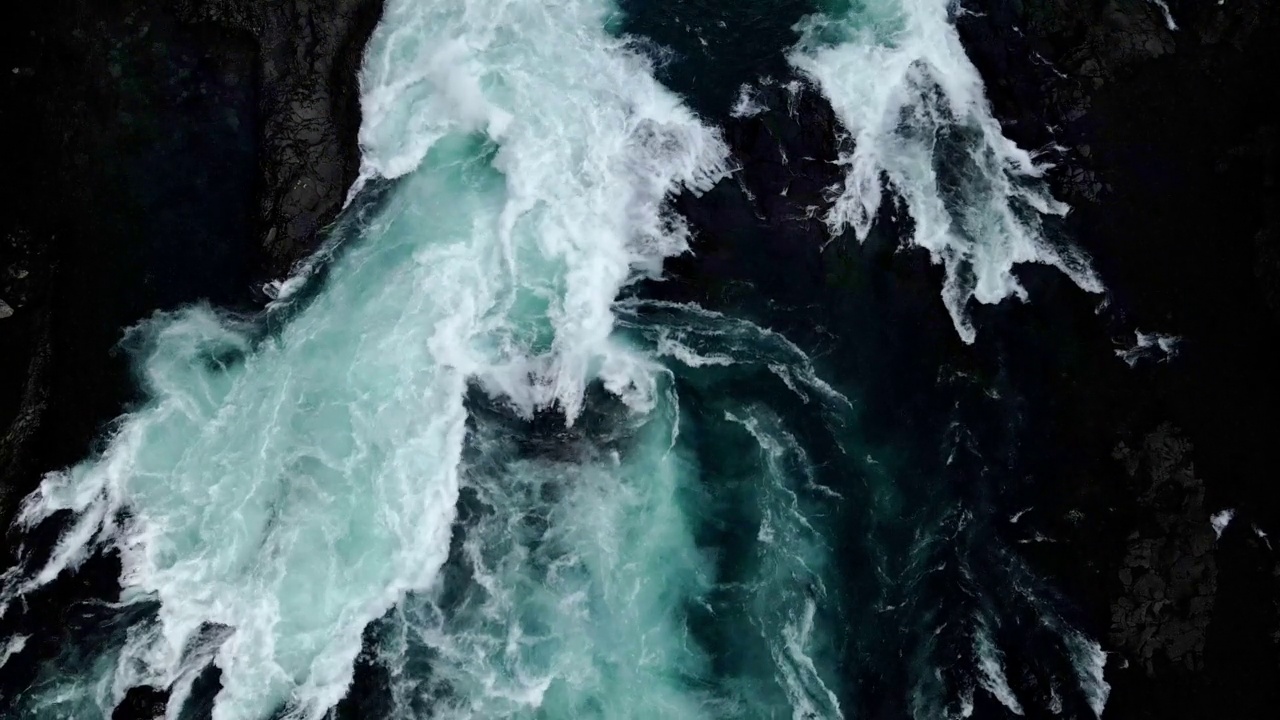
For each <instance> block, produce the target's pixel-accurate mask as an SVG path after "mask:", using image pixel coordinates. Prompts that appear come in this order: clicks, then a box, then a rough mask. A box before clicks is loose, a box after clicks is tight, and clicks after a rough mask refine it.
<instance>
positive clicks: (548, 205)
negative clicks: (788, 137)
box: [0, 0, 1108, 720]
mask: <svg viewBox="0 0 1280 720" xmlns="http://www.w3.org/2000/svg"><path fill="white" fill-rule="evenodd" d="M636 4H638V3H636ZM746 5H747V7H736V6H735V7H727V6H724V7H722V6H718V5H714V4H712V3H709V2H704V3H694V4H692V5H690V6H684V5H679V6H677V5H675V4H672V6H671V7H648V6H646V7H632V6H630V5H629V6H627V7H626V8H621V9H620V8H617V7H614V6H612V5H610V4H608V3H607V2H606V1H605V0H555V2H544V1H541V0H468V2H466V3H457V2H444V1H443V0H390V2H389V6H388V7H387V9H386V14H385V17H384V18H383V20H382V23H381V26H380V27H379V29H378V30H377V32H376V34H375V36H374V38H373V40H372V41H371V43H370V46H369V47H368V49H367V52H366V58H365V67H364V76H363V83H362V85H363V93H364V94H363V109H364V115H365V121H364V126H363V128H362V130H361V134H360V140H361V146H362V149H363V157H364V164H363V168H364V169H363V173H362V175H361V180H360V183H359V184H358V186H357V188H356V189H355V190H354V191H353V201H352V203H351V206H350V208H349V212H348V216H347V217H346V218H345V219H344V221H343V222H342V223H340V224H339V226H338V229H337V230H336V231H335V237H334V241H333V243H332V245H331V247H329V248H328V249H327V250H326V252H325V253H323V254H322V255H321V256H318V257H317V258H316V259H314V260H313V262H312V263H311V265H310V266H308V267H307V268H304V269H303V270H302V271H300V273H299V275H298V276H297V277H295V278H293V279H291V280H289V281H287V282H284V283H282V284H281V285H280V286H279V287H278V288H277V289H278V291H279V293H280V295H279V297H278V298H277V300H276V301H275V302H274V303H273V304H272V306H271V307H270V308H269V309H268V310H267V311H265V312H264V313H263V314H262V315H261V316H259V317H255V318H247V319H246V318H237V317H231V316H228V315H225V314H222V313H220V312H219V311H217V310H216V309H212V308H207V307H196V308H191V309H188V310H185V311H182V312H177V313H171V314H166V315H162V316H158V317H156V318H154V319H152V320H150V321H148V322H146V323H144V324H143V325H142V326H140V327H137V328H135V329H133V330H132V331H130V337H129V339H128V344H129V346H130V347H133V348H135V349H136V352H137V355H138V364H139V377H140V379H141V381H142V382H143V383H144V385H145V389H146V391H147V392H148V395H149V398H150V400H149V401H148V402H147V403H146V404H145V405H143V406H142V407H139V408H138V409H136V410H135V411H133V412H131V413H130V414H129V415H127V416H125V417H123V418H121V419H120V421H119V422H118V423H117V424H116V425H115V426H114V429H113V431H112V434H111V436H110V437H109V440H108V441H107V442H106V444H105V446H104V449H103V450H102V452H101V453H100V454H98V455H95V456H94V457H92V458H90V459H88V460H86V461H85V462H83V463H81V464H79V465H77V466H75V467H72V468H69V469H67V470H65V471H62V472H57V473H53V474H51V475H49V476H48V477H47V478H46V479H45V480H44V482H43V484H42V485H41V487H40V488H39V489H38V490H37V491H36V492H35V493H33V494H32V495H31V496H30V497H29V498H28V499H27V500H26V502H25V503H24V504H23V507H22V510H21V514H20V517H19V518H18V524H19V529H18V530H16V531H15V532H16V533H17V534H18V535H19V536H22V537H28V538H29V541H28V542H27V544H26V545H25V546H24V551H23V553H24V554H23V561H22V563H20V564H19V565H18V566H17V567H15V568H14V569H12V570H10V571H8V572H7V573H6V574H5V575H4V576H3V586H2V588H0V612H2V613H3V614H4V615H6V616H8V617H7V620H8V621H10V622H9V625H6V627H14V628H18V630H15V631H14V632H13V633H12V634H11V635H10V636H9V637H7V638H5V639H4V642H3V645H0V665H4V664H7V663H18V662H20V661H21V662H24V663H26V664H28V665H29V666H32V667H34V668H35V669H34V670H33V671H32V673H30V675H31V677H30V682H28V683H25V684H24V685H22V686H10V685H5V686H3V692H4V693H5V695H4V696H3V698H0V706H3V707H5V708H8V709H9V710H10V711H12V712H13V713H15V716H19V717H32V718H88V717H109V716H110V715H111V714H112V711H113V709H114V708H116V707H117V706H118V705H120V704H121V703H122V702H123V701H124V700H125V699H126V698H127V697H128V696H130V695H131V694H136V693H137V692H138V689H139V688H145V687H150V688H155V689H157V690H162V691H164V693H165V695H164V696H163V697H162V705H163V708H164V713H165V714H166V717H170V718H182V717H199V716H201V715H203V714H208V713H211V714H212V717H213V718H216V719H218V720H249V719H253V718H273V717H289V718H320V717H325V716H328V715H330V714H342V715H344V716H353V717H397V718H398V717H433V718H498V717H530V718H533V717H538V718H580V717H600V718H658V717H663V718H666V717H670V718H783V717H791V718H842V717H894V716H898V715H902V716H911V717H915V718H944V717H965V716H968V715H970V714H972V713H974V712H975V707H980V708H983V711H984V712H985V713H986V716H992V717H996V716H1000V714H1015V715H1021V714H1024V713H1032V712H1034V713H1044V712H1053V713H1062V714H1065V715H1067V716H1075V717H1090V716H1093V715H1095V714H1099V713H1100V712H1101V710H1102V707H1103V705H1104V703H1105V701H1106V696H1107V689H1108V688H1107V685H1106V683H1105V682H1104V681H1103V679H1102V675H1101V673H1102V665H1103V662H1104V656H1103V654H1102V652H1101V650H1100V648H1099V646H1098V645H1097V644H1096V643H1095V642H1093V641H1092V640H1091V639H1090V638H1089V637H1088V636H1087V635H1086V634H1084V633H1082V632H1081V631H1080V630H1078V629H1076V628H1075V627H1074V626H1073V625H1072V623H1071V622H1070V621H1069V620H1068V619H1067V617H1066V616H1065V614H1064V613H1065V610H1064V609H1062V608H1061V607H1059V604H1060V603H1059V602H1058V600H1057V598H1056V595H1055V594H1054V592H1053V591H1052V589H1051V588H1048V587H1046V586H1044V585H1043V584H1042V583H1041V582H1040V581H1039V580H1038V579H1037V578H1036V577H1035V576H1034V574H1033V573H1032V572H1031V571H1030V570H1029V569H1028V568H1027V567H1026V566H1025V565H1024V564H1023V563H1022V561H1021V560H1020V559H1019V557H1018V555H1017V553H1016V552H1014V551H1013V550H1012V549H1011V548H1010V547H1009V546H1007V545H1006V544H1005V543H1004V542H1003V541H1002V540H1001V539H1000V537H999V536H998V535H997V534H995V533H993V532H992V531H991V529H990V528H991V527H992V524H993V522H994V520H993V518H994V517H995V515H996V513H998V512H1000V509H999V503H998V502H996V501H992V500H990V499H989V498H986V499H984V498H985V496H984V493H989V492H997V491H998V487H997V486H998V483H995V484H991V483H988V484H986V485H983V484H982V483H983V482H987V481H986V480H981V478H987V477H988V475H989V473H988V467H987V465H986V461H985V460H984V459H983V457H984V453H986V452H988V451H989V450H990V449H991V448H996V449H997V450H998V448H999V442H1000V441H999V439H995V440H992V439H990V438H987V437H985V436H984V435H983V432H982V431H981V430H979V429H977V427H976V426H977V425H980V424H981V421H980V420H976V418H980V417H985V415H984V414H987V413H1000V412H1003V410H1002V409H1001V407H1002V406H999V404H998V402H997V400H996V399H995V398H996V395H995V394H993V393H990V392H987V389H986V388H982V387H977V386H974V387H970V385H972V384H973V382H972V381H969V380H966V379H965V377H964V376H963V374H962V373H952V374H951V375H948V372H949V371H948V370H947V369H946V368H941V369H940V370H939V371H938V372H939V373H940V374H941V375H947V376H948V377H949V378H950V379H949V380H947V382H945V383H940V385H939V387H945V388H950V389H948V390H947V392H950V393H952V394H951V395H948V396H947V398H948V399H946V400H945V401H943V402H941V403H940V406H948V407H950V409H949V410H946V411H945V412H943V413H942V414H940V415H939V416H938V419H937V422H936V423H935V424H933V425H925V426H920V427H918V428H913V429H904V430H902V431H901V432H898V433H897V435H899V436H900V437H901V442H900V443H898V442H893V441H892V438H893V437H894V436H895V433H894V431H893V429H892V423H894V422H897V420H895V419H892V418H886V417H876V416H874V415H872V414H870V413H869V412H868V411H867V410H866V408H867V407H868V406H867V405H866V404H865V403H863V402H862V400H861V396H862V395H863V394H865V393H867V392H871V391H872V390H874V388H873V387H872V386H873V384H874V383H875V382H876V380H875V379H874V378H865V377H864V378H859V377H857V375H856V373H850V372H848V371H847V367H844V366H842V363H841V361H840V359H839V357H838V355H837V354H831V353H827V354H825V355H824V354H821V353H818V352H816V350H817V348H816V347H810V346H808V344H806V345H805V346H804V347H802V346H801V344H799V343H798V342H797V341H795V340H794V339H791V338H789V337H788V336H787V335H786V334H784V333H782V332H781V331H779V330H777V329H770V328H769V325H770V318H768V317H762V316H759V315H758V314H757V315H754V316H750V317H748V316H747V314H746V313H745V312H741V313H740V312H736V311H735V309H734V308H732V307H712V306H711V305H710V304H698V303H693V302H683V301H675V300H671V299H664V296H663V295H662V294H661V293H659V292H656V291H655V290H654V288H658V287H661V283H656V284H655V283H654V282H653V281H655V280H657V279H659V278H661V277H662V274H663V265H664V261H665V260H668V259H670V258H672V257H675V256H677V255H680V254H683V253H686V252H688V251H690V249H691V245H693V250H694V251H695V252H696V250H697V239H696V238H695V237H694V235H693V233H691V232H690V230H689V228H688V226H687V223H686V221H685V220H684V219H682V217H681V216H680V215H679V214H678V213H676V212H675V210H674V209H673V206H672V200H673V198H675V197H677V196H680V195H684V196H686V197H696V196H698V195H700V194H702V193H705V192H707V191H709V190H711V189H712V188H713V187H715V186H716V185H717V184H718V183H726V182H728V183H731V182H732V175H733V174H734V173H735V172H736V169H737V167H738V160H737V159H736V158H735V157H734V156H733V153H732V152H731V151H730V149H729V146H728V144H727V143H726V141H725V138H724V135H723V133H722V131H721V129H720V128H719V125H718V123H720V122H721V121H723V120H726V119H728V118H730V117H731V116H736V117H738V118H745V117H750V116H754V115H761V116H763V117H766V118H767V117H768V116H770V115H771V114H777V113H783V114H785V113H787V112H788V110H787V108H779V107H773V108H771V107H767V106H766V104H757V103H756V102H755V100H753V98H755V97H756V96H755V95H754V93H755V89H756V88H760V87H764V86H766V85H770V84H778V83H783V84H786V83H791V84H790V85H789V87H790V88H791V89H790V90H789V91H788V92H791V93H793V94H794V93H800V92H810V93H814V92H816V93H820V94H821V96H823V97H824V98H825V99H826V100H827V101H828V102H829V103H830V105H831V107H832V108H833V110H834V111H835V116H836V118H837V119H838V121H839V123H840V125H841V126H842V132H843V133H844V136H843V137H842V138H841V140H840V142H841V143H842V148H843V149H842V151H841V155H840V158H839V161H838V162H839V164H840V165H841V171H842V174H843V178H844V179H843V182H842V183H838V184H837V185H836V186H835V187H833V188H832V189H831V198H830V200H831V202H830V203H829V204H828V207H826V208H822V209H820V213H819V212H817V211H815V214H816V215H820V216H821V217H825V219H826V224H827V226H828V234H829V239H828V242H840V243H855V244H856V243H857V242H858V241H859V240H862V239H865V238H866V237H867V235H868V233H869V232H870V231H871V228H872V226H873V224H875V223H876V222H877V216H878V215H879V211H880V209H881V208H882V206H883V205H884V204H885V203H891V204H893V205H894V206H895V207H897V208H899V209H900V211H901V213H902V215H903V216H904V218H909V221H908V222H905V223H904V224H903V226H902V227H904V228H905V230H903V232H902V233H901V235H902V238H901V240H902V243H903V245H904V246H908V247H909V246H917V247H919V248H923V249H924V251H927V253H928V254H929V255H930V257H931V258H932V261H933V262H935V263H937V264H940V265H941V266H942V268H943V269H944V271H945V272H944V276H945V281H944V282H945V285H944V287H942V288H937V289H936V290H935V292H940V293H941V298H940V299H937V300H936V302H938V303H939V304H940V305H942V306H943V307H945V308H946V310H947V312H948V313H949V317H950V318H951V320H952V321H953V323H954V332H956V333H958V336H959V337H960V338H961V339H963V340H964V341H965V342H974V341H975V338H976V340H977V341H978V342H981V341H982V338H981V337H980V336H979V335H978V334H977V332H976V329H975V326H974V323H973V321H972V320H971V319H970V317H969V314H968V310H967V306H968V304H969V303H970V301H971V300H972V301H977V302H979V303H995V302H998V301H1000V300H1002V299H1005V298H1008V297H1011V296H1017V297H1022V298H1024V299H1025V297H1026V292H1025V291H1024V290H1023V288H1022V286H1021V285H1020V284H1019V283H1018V281H1017V279H1016V278H1015V276H1014V275H1013V274H1012V272H1011V271H1012V268H1013V266H1014V265H1015V264H1017V263H1027V262H1039V263H1043V264H1047V265H1051V266H1054V267H1057V268H1059V269H1061V270H1062V271H1063V272H1065V273H1066V274H1067V275H1068V276H1069V277H1070V278H1071V279H1072V280H1073V281H1074V282H1075V283H1076V284H1078V285H1079V286H1080V287H1081V288H1083V289H1085V290H1088V291H1100V290H1101V286H1100V284H1099V281H1098V279H1097V278H1096V277H1095V276H1094V275H1093V274H1092V271H1091V270H1090V269H1089V266H1088V263H1087V260H1086V259H1085V258H1083V257H1081V256H1079V255H1078V254H1076V253H1074V252H1073V251H1072V250H1071V249H1070V247H1069V246H1068V245H1065V244H1063V243H1062V242H1060V241H1058V240H1055V239H1053V238H1051V237H1049V236H1048V235H1047V234H1046V231H1045V227H1046V225H1045V223H1046V222H1047V221H1050V220H1052V218H1053V217H1054V216H1057V215H1060V214H1062V213H1063V212H1064V211H1065V208H1064V207H1063V206H1062V205H1061V204H1059V203H1057V202H1056V201H1055V200H1053V199H1052V197H1050V196H1049V195H1048V193H1047V191H1046V190H1045V188H1044V187H1043V185H1042V184H1040V181H1039V175H1040V173H1041V172H1042V167H1040V166H1039V165H1037V164H1036V160H1035V158H1033V157H1032V155H1030V154H1028V153H1027V152H1025V151H1024V150H1022V149H1019V148H1018V147H1016V146H1015V145H1014V144H1013V143H1011V142H1010V141H1008V140H1007V139H1005V138H1004V137H1003V135H1002V134H1001V131H1000V127H999V124H998V123H997V122H996V121H995V120H994V119H993V118H992V117H991V115H990V111H989V109H988V107H987V104H986V101H985V99H984V96H983V88H982V85H981V81H980V78H979V76H978V74H977V72H976V70H975V69H974V68H973V66H972V65H971V64H970V63H969V61H968V60H967V59H966V57H965V56H964V52H963V49H962V47H961V45H960V42H959V40H958V38H957V36H956V34H955V31H954V29H953V28H952V25H951V23H950V17H949V13H950V12H954V10H955V8H953V7H951V6H950V5H949V4H948V3H947V2H946V0H865V1H864V2H853V3H850V4H838V5H837V4H833V5H832V6H829V7H819V6H800V5H796V4H794V3H793V4H786V3H784V4H783V7H782V8H765V7H763V6H761V7H758V8H757V7H752V5H754V4H753V3H747V4H746ZM622 10H626V13H623V12H622ZM641 32H643V33H645V34H646V35H645V36H641V35H638V34H637V33H641ZM664 82H665V83H666V84H664ZM740 86H741V87H740ZM677 90H679V91H680V92H683V93H687V94H688V95H687V96H682V95H679V94H677V92H676V91H677ZM695 107H696V108H697V111H696V112H695V110H694V109H693V108H695ZM846 229H849V230H851V231H852V232H850V233H846V232H845V230H846ZM321 270H322V271H323V272H321ZM827 330H828V331H829V332H832V333H836V334H839V333H840V332H842V329H841V328H827ZM854 330H855V328H849V329H848V331H849V332H853V331H854ZM951 331H952V329H951V328H950V327H949V328H948V332H951ZM851 342H857V343H862V341H861V340H858V339H856V338H855V339H853V340H852V341H851ZM866 342H874V339H873V338H872V339H868V340H867V341H866ZM941 375H940V376H941ZM966 383H968V384H966ZM939 392H942V390H939ZM955 398H961V399H960V400H956V399H955ZM971 421H972V422H971ZM922 447H929V448H933V449H935V450H937V460H936V461H934V460H933V459H922V458H921V457H916V456H915V455H914V454H915V453H916V452H917V451H918V450H919V448H922ZM939 448H940V449H939ZM966 478H968V479H969V480H972V479H973V478H979V479H980V480H978V481H974V482H978V483H979V484H978V485H977V486H975V485H972V484H968V485H966V484H965V483H966V482H968V481H969V480H966ZM978 486H980V487H984V488H987V490H982V491H974V490H972V488H973V487H978ZM23 533H26V535H25V536H24V535H23ZM51 537H52V538H56V540H54V541H53V542H52V543H49V542H48V539H49V538H51ZM41 538H43V539H44V540H41ZM103 557H108V558H118V563H119V585H120V588H121V589H120V592H119V594H118V596H104V597H98V598H96V599H94V598H91V599H89V600H84V601H81V602H82V604H83V607H84V608H85V610H84V611H83V612H82V618H83V624H84V627H83V628H78V629H77V630H76V632H72V633H69V634H68V635H67V636H66V637H63V638H60V639H59V638H55V639H52V640H48V639H43V640H42V639H39V638H32V637H29V633H28V632H26V631H23V630H22V628H23V627H24V626H23V624H22V621H21V619H20V618H21V617H22V616H23V613H26V612H28V611H29V607H30V605H31V603H33V602H36V601H38V599H39V598H40V597H42V596H41V593H42V592H44V590H45V588H47V587H49V586H51V585H52V584H53V583H55V582H58V581H59V580H60V579H64V578H66V577H68V576H71V575H73V574H74V573H76V572H77V571H78V568H82V567H90V566H93V567H101V566H102V565H101V563H100V564H99V565H97V566H95V565H93V563H94V558H103ZM85 563H89V565H85ZM14 618H19V619H17V620H14Z"/></svg>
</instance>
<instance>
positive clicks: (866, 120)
mask: <svg viewBox="0 0 1280 720" xmlns="http://www.w3.org/2000/svg"><path fill="white" fill-rule="evenodd" d="M950 6H951V3H950V2H948V0H860V1H855V2H852V3H851V4H848V5H843V6H842V9H836V10H832V11H831V12H829V13H828V14H823V15H813V16H810V17H809V18H807V19H805V20H804V21H802V22H801V23H800V24H799V25H798V26H797V31H798V32H799V33H800V36H801V38H800V42H799V44H798V45H797V46H796V48H795V49H794V50H793V51H792V52H791V55H790V58H789V59H790V62H791V63H792V65H793V66H795V67H796V68H797V69H798V70H799V71H800V72H801V73H803V74H804V75H805V76H807V77H808V78H809V79H810V80H811V81H812V82H813V83H815V84H816V85H817V86H818V88H819V89H820V90H821V92H822V93H823V94H824V95H825V96H826V97H827V99H828V100H829V101H830V102H831V105H832V107H833V109H834V110H835V112H836V114H837V116H838V117H839V119H840V121H841V123H842V125H843V126H844V128H845V130H846V131H847V132H848V134H849V136H850V138H851V139H852V141H853V146H854V147H853V150H852V152H849V153H846V154H844V155H843V156H842V158H841V162H842V163H843V164H844V165H845V166H847V168H848V170H847V174H846V177H845V184H844V187H843V189H842V190H841V191H840V193H839V195H838V197H837V198H836V200H835V204H834V206H833V207H832V209H831V211H830V212H829V214H828V216H827V223H828V225H829V226H830V227H831V230H832V232H833V233H840V232H842V231H844V230H845V229H846V228H852V229H853V230H854V233H855V234H856V236H857V237H858V239H859V240H863V239H865V238H866V237H867V234H868V233H869V232H870V230H871V227H872V224H873V223H874V221H875V218H876V215H877V213H878V212H879V210H880V206H881V203H882V200H883V190H884V187H883V185H884V180H885V179H887V181H888V184H889V186H890V188H891V189H892V191H893V192H894V193H895V195H896V196H897V197H898V198H899V199H900V200H901V201H902V203H903V204H904V205H905V206H906V209H907V211H908V212H909V213H910V216H911V219H912V221H913V223H914V230H913V233H912V236H911V240H910V242H911V244H913V245H915V246H918V247H922V248H925V249H926V250H928V251H929V253H930V256H931V257H932V259H933V261H934V262H935V263H939V264H941V265H942V266H943V267H944V268H945V270H946V281H945V284H944V287H943V290H942V298H943V302H944V303H945V304H946V307H947V310H948V311H949V312H950V314H951V318H952V321H953V323H954V324H955V327H956V331H957V332H958V333H959V334H960V337H961V338H962V339H963V340H964V341H965V342H969V343H971V342H973V340H974V338H975V335H976V331H975V329H974V327H973V323H972V322H971V320H970V318H969V315H968V312H967V310H966V305H967V304H968V303H969V301H970V300H977V301H978V302H980V303H997V302H1000V301H1001V300H1003V299H1005V298H1008V297H1010V296H1013V297H1017V298H1019V299H1021V300H1026V299H1027V293H1026V290H1025V289H1024V288H1023V287H1022V285H1021V284H1020V283H1019V282H1018V279H1017V277H1015V276H1014V274H1013V268H1014V266H1015V265H1017V264H1019V263H1043V264H1046V265H1051V266H1053V267H1056V268H1058V269H1059V270H1061V271H1062V272H1063V273H1065V274H1066V275H1067V276H1068V277H1069V278H1071V280H1072V281H1073V282H1075V284H1076V285H1078V286H1079V287H1080V288H1082V289H1084V290H1086V291H1088V292H1102V290H1103V288H1102V284H1101V282H1100V281H1099V279H1098V278H1097V277H1096V276H1095V275H1094V273H1093V271H1092V270H1091V269H1090V267H1089V264H1088V262H1087V260H1086V259H1085V258H1084V256H1083V255H1082V254H1081V253H1080V252H1079V251H1077V250H1074V249H1071V248H1067V247H1059V246H1057V245H1055V244H1054V243H1053V242H1051V241H1050V240H1049V239H1048V238H1047V237H1046V236H1045V234H1044V232H1043V229H1042V225H1041V218H1042V217H1044V216H1058V215H1064V214H1066V212H1067V207H1066V205H1064V204H1062V203H1060V202H1058V201H1056V200H1054V199H1053V198H1052V197H1051V196H1050V195H1049V193H1048V191H1047V189H1046V188H1045V187H1044V183H1043V182H1042V181H1041V180H1040V178H1041V176H1042V174H1043V172H1044V166H1042V165H1039V164H1037V163H1036V161H1035V158H1034V156H1033V155H1032V154H1030V153H1028V152H1026V151H1024V150H1022V149H1020V148H1019V147H1018V146H1017V145H1015V144H1014V143H1013V142H1012V141H1010V140H1009V139H1008V138H1006V137H1004V135H1003V132H1002V131H1001V128H1000V124H999V122H997V121H996V119H995V118H994V117H993V116H992V114H991V109H990V107H989V105H988V103H987V100H986V98H985V96H984V94H983V93H984V90H983V85H982V78H981V76H980V75H979V73H978V71H977V69H976V68H975V67H974V66H973V64H972V63H971V62H970V61H969V59H968V57H967V56H966V55H965V52H964V48H963V46H962V45H961V42H960V38H959V36H958V35H957V33H956V31H955V28H954V27H953V26H952V25H951V21H950V18H949V14H948V13H949V8H950Z"/></svg>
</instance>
